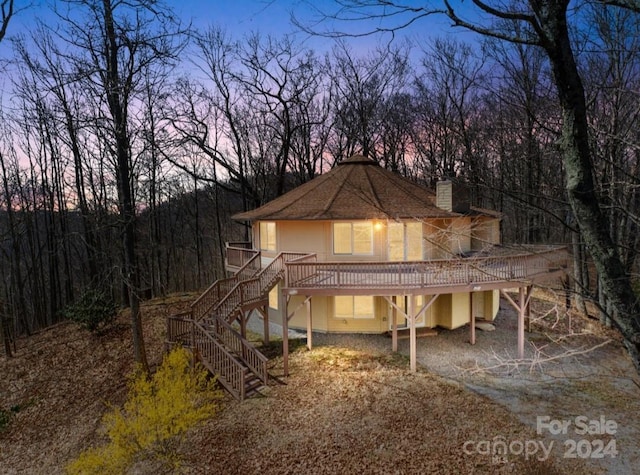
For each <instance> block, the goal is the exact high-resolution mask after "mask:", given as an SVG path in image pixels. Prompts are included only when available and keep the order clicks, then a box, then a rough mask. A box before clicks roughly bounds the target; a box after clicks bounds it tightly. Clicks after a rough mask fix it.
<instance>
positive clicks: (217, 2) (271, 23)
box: [2, 0, 468, 56]
mask: <svg viewBox="0 0 640 475" xmlns="http://www.w3.org/2000/svg"><path fill="white" fill-rule="evenodd" d="M17 2H18V4H20V3H23V4H28V3H29V2H28V1H27V0H17ZM166 3H167V4H168V5H169V6H171V7H172V8H173V9H174V11H175V12H176V13H177V14H178V15H179V16H181V17H182V18H183V19H184V21H185V23H188V22H189V21H192V23H193V25H194V26H195V27H196V28H206V27H207V26H209V25H222V26H224V27H225V28H227V30H228V31H229V33H230V34H232V36H234V37H241V36H242V35H245V34H248V33H251V32H253V31H260V32H261V33H262V34H271V35H274V36H279V35H282V34H285V33H291V32H293V31H294V30H295V27H294V26H293V25H292V24H291V21H290V16H291V12H295V14H296V16H297V17H298V18H300V19H304V20H309V21H312V20H313V18H312V14H313V12H312V11H311V9H310V7H309V3H313V5H314V6H315V7H317V8H319V9H322V10H324V11H333V10H335V8H337V6H336V3H335V2H334V1H333V0H315V1H313V2H304V1H302V0H235V1H228V0H222V1H221V0H182V1H176V0H167V1H166ZM455 3H459V2H454V4H455ZM51 4H52V1H51V0H49V1H46V0H45V1H42V0H36V1H34V2H31V3H30V6H29V7H26V8H25V9H23V10H19V11H18V12H17V14H16V15H15V16H14V18H13V19H12V22H11V24H10V26H9V31H8V34H7V38H10V37H12V36H14V35H16V34H19V33H21V32H24V31H25V29H28V28H29V27H30V26H32V25H33V24H34V20H35V18H40V19H43V20H45V21H49V22H51V21H54V16H53V14H52V13H51V6H50V5H51ZM408 4H415V5H424V4H425V2H424V1H413V0H410V1H409V2H408ZM462 6H463V7H464V6H466V5H465V4H464V3H463V4H462ZM326 25H328V24H326ZM376 25H377V24H375V23H373V22H369V23H368V24H366V28H373V27H374V26H376ZM449 25H450V22H449V21H448V20H447V19H446V18H444V17H442V16H439V17H428V18H424V19H421V20H420V21H418V22H416V23H415V24H414V25H412V27H411V28H409V29H407V30H405V31H402V32H401V33H400V34H399V35H398V36H407V35H408V36H410V37H412V38H413V39H421V40H424V39H425V38H427V37H430V36H442V35H446V34H456V35H460V34H461V33H464V34H468V33H465V32H462V31H461V30H459V29H452V28H450V26H449ZM362 26H363V27H365V25H362ZM338 28H340V29H349V30H350V31H355V28H356V26H355V25H353V24H352V25H348V26H347V25H344V24H342V25H339V26H336V29H338ZM298 38H299V39H300V40H302V39H308V35H306V34H302V33H301V34H300V35H299V37H298ZM309 41H311V42H312V43H313V45H314V46H324V45H326V44H327V43H328V42H330V40H328V39H326V38H313V39H311V40H309ZM350 41H352V42H354V43H357V44H372V43H375V39H373V38H371V37H369V38H367V39H361V40H357V41H356V40H350ZM2 49H3V50H4V53H3V56H6V49H7V45H3V48H2Z"/></svg>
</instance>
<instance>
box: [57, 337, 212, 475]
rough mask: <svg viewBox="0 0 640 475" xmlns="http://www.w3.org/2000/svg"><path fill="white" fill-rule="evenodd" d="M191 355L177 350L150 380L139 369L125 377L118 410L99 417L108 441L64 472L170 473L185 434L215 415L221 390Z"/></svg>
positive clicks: (176, 460) (84, 453)
mask: <svg viewBox="0 0 640 475" xmlns="http://www.w3.org/2000/svg"><path fill="white" fill-rule="evenodd" d="M190 360H191V358H190V353H189V352H188V351H187V350H185V349H183V348H176V349H174V350H173V351H172V352H171V353H169V354H168V355H166V356H165V358H164V360H163V362H162V365H161V366H160V368H159V369H158V370H157V372H156V373H155V374H154V375H153V376H152V377H151V378H149V377H148V376H147V375H146V374H145V373H144V372H142V371H141V370H138V371H136V372H134V374H133V375H132V376H131V377H130V381H129V394H128V397H127V400H126V402H125V404H124V407H123V408H122V409H119V408H113V409H112V410H110V411H109V412H108V413H107V414H106V415H105V416H104V418H103V422H104V424H105V426H106V432H107V435H108V437H109V443H108V444H107V445H105V446H103V447H97V448H92V449H88V450H87V451H85V452H83V453H82V454H81V455H80V456H79V457H78V459H76V460H75V461H73V462H72V463H71V464H69V465H68V466H67V472H68V473H69V474H112V473H113V474H120V473H126V472H127V470H128V469H129V468H131V467H132V466H133V465H134V464H138V463H145V462H146V463H148V464H158V463H159V464H161V465H162V466H164V467H166V468H168V469H172V470H175V469H176V468H177V467H178V466H179V464H180V460H179V457H178V447H179V445H180V442H181V441H182V439H183V437H184V435H185V433H186V432H187V431H188V430H189V429H191V428H192V427H195V426H196V425H197V424H199V423H201V422H203V421H205V420H207V419H209V418H211V417H212V416H214V415H215V413H216V412H217V411H218V408H219V406H218V400H219V398H220V397H221V391H220V390H219V389H216V388H215V380H214V379H210V378H209V377H208V373H207V371H206V370H205V369H204V368H202V367H201V366H199V365H198V366H196V367H192V366H191V365H190Z"/></svg>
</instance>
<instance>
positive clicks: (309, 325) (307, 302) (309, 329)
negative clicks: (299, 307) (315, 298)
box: [305, 297, 313, 349]
mask: <svg viewBox="0 0 640 475" xmlns="http://www.w3.org/2000/svg"><path fill="white" fill-rule="evenodd" d="M305 307H306V308H307V348H308V349H311V347H312V346H313V345H312V341H311V339H312V333H313V324H312V321H311V297H307V298H306V300H305Z"/></svg>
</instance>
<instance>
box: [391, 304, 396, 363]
mask: <svg viewBox="0 0 640 475" xmlns="http://www.w3.org/2000/svg"><path fill="white" fill-rule="evenodd" d="M391 301H392V302H393V305H391V351H395V352H397V351H398V309H397V308H396V296H395V295H394V296H393V297H391Z"/></svg>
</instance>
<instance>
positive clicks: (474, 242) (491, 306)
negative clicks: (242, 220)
mask: <svg viewBox="0 0 640 475" xmlns="http://www.w3.org/2000/svg"><path fill="white" fill-rule="evenodd" d="M422 229H423V256H424V259H443V258H449V257H451V255H452V254H459V253H464V252H468V251H470V250H471V249H472V247H473V248H475V247H476V246H478V245H479V243H481V242H482V243H484V242H487V241H490V242H495V241H496V239H497V240H499V220H498V219H495V218H486V219H481V220H474V221H473V222H472V220H471V218H469V217H460V218H454V219H434V220H425V221H424V222H423V226H422ZM387 230H388V227H387V225H386V223H385V222H374V223H373V253H372V254H371V255H364V256H363V255H334V254H333V242H332V241H333V227H332V222H331V221H277V222H276V251H275V252H263V256H264V258H265V260H269V258H272V257H275V255H276V254H277V253H278V252H281V251H295V252H308V253H316V254H317V256H318V260H321V261H322V260H340V261H381V260H387V256H388V242H387ZM472 233H473V237H472ZM253 236H254V239H253V242H254V246H255V247H256V248H259V247H260V246H259V244H260V236H259V224H258V223H257V222H256V223H254V225H253ZM429 298H430V297H429V296H425V297H424V300H423V303H422V304H416V305H415V311H418V310H419V309H420V307H421V306H422V305H424V302H426V301H428V299H429ZM304 299H305V297H304V296H302V295H294V296H291V298H290V301H289V305H288V309H289V312H292V311H294V309H296V308H297V307H298V306H300V308H298V309H297V310H296V311H295V314H294V315H293V317H292V318H291V320H290V321H289V327H290V328H296V329H300V330H306V326H307V315H306V306H305V305H300V304H301V303H302V302H304ZM472 299H473V300H472V301H470V298H469V293H457V294H443V295H440V296H438V298H437V299H436V301H435V302H434V303H433V304H432V305H431V307H430V308H429V309H427V310H426V311H425V312H424V316H423V318H422V320H423V322H420V323H419V324H418V325H420V326H427V327H436V326H441V327H443V328H447V329H454V328H458V327H460V326H463V325H466V324H467V323H468V322H469V315H470V311H471V307H470V305H473V310H474V314H475V316H476V317H477V318H484V319H485V320H493V319H494V318H495V316H496V314H497V312H498V309H499V292H498V291H485V292H482V293H481V295H480V293H478V295H475V296H474V297H472ZM284 308H285V305H284V298H283V297H282V295H281V294H280V297H279V298H278V308H277V309H274V308H270V309H269V316H270V319H271V320H272V321H274V322H278V323H282V314H283V312H284ZM311 308H312V324H313V329H314V331H320V332H345V333H350V332H357V333H382V332H386V331H388V330H389V329H390V325H391V308H390V304H389V303H388V302H387V301H386V300H385V299H384V298H382V297H374V312H375V315H374V318H371V319H369V318H336V317H335V304H334V297H332V296H314V297H313V298H312V299H311ZM401 323H403V319H402V318H399V324H401Z"/></svg>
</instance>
